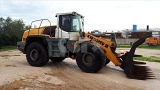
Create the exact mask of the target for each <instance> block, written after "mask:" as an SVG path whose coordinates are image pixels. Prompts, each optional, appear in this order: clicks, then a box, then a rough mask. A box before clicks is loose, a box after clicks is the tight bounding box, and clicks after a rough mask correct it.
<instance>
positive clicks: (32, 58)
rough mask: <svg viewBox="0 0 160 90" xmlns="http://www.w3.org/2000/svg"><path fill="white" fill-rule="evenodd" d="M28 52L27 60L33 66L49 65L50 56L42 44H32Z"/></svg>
mask: <svg viewBox="0 0 160 90" xmlns="http://www.w3.org/2000/svg"><path fill="white" fill-rule="evenodd" d="M26 50H27V51H26V58H27V61H28V63H29V64H30V65H31V66H35V67H41V66H44V65H46V64H47V63H48V61H49V59H48V54H47V51H46V49H45V48H44V46H42V44H40V43H38V42H34V43H31V44H30V45H29V46H28V47H27V49H26Z"/></svg>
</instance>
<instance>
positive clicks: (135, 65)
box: [120, 38, 154, 80]
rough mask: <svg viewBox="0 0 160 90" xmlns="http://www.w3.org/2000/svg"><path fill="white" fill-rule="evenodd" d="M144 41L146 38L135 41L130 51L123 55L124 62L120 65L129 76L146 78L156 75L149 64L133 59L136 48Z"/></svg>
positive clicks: (140, 78)
mask: <svg viewBox="0 0 160 90" xmlns="http://www.w3.org/2000/svg"><path fill="white" fill-rule="evenodd" d="M144 42H145V38H140V39H139V40H138V41H136V42H135V43H133V45H132V47H131V49H130V51H129V52H127V53H126V54H124V55H122V56H121V59H122V60H123V62H122V64H121V66H120V67H121V68H122V69H123V70H124V73H125V74H126V76H127V77H128V78H131V79H139V80H146V79H151V78H153V77H154V76H153V74H152V72H151V70H150V69H149V68H148V67H147V66H142V65H144V64H145V63H144V62H138V61H134V60H133V57H134V53H135V50H136V48H137V47H138V46H139V45H141V44H142V43H144Z"/></svg>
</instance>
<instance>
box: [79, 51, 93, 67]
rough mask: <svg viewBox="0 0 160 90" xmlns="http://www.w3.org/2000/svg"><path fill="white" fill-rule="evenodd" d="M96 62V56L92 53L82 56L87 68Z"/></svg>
mask: <svg viewBox="0 0 160 90" xmlns="http://www.w3.org/2000/svg"><path fill="white" fill-rule="evenodd" d="M94 61H95V56H94V55H93V54H92V53H86V54H83V56H82V62H83V63H84V64H85V65H87V66H91V65H93V64H94Z"/></svg>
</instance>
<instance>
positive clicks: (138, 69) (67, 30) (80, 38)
mask: <svg viewBox="0 0 160 90" xmlns="http://www.w3.org/2000/svg"><path fill="white" fill-rule="evenodd" d="M56 17H57V25H51V23H50V21H49V20H48V19H41V20H36V21H40V22H41V23H40V26H39V27H38V28H31V29H29V30H26V31H25V32H24V33H23V36H22V41H19V42H17V48H18V49H19V50H20V51H22V52H23V53H24V54H26V59H27V62H28V63H29V64H30V65H31V66H35V67H41V66H44V65H46V64H47V63H48V61H49V59H50V60H51V61H52V62H61V61H63V60H64V59H65V58H71V59H73V60H76V63H77V65H78V67H79V68H80V69H81V70H82V71H84V72H87V73H96V72H98V71H100V70H101V69H102V68H103V67H104V66H105V65H107V64H108V63H109V62H112V63H113V64H114V65H115V66H119V67H120V68H121V69H122V70H124V73H125V75H126V76H127V77H128V78H131V79H140V80H146V79H149V78H152V76H153V75H152V73H151V72H150V69H148V68H147V66H144V65H141V64H145V63H143V62H137V61H134V60H133V57H134V52H135V50H136V48H137V47H138V46H139V45H141V44H142V43H143V42H145V38H140V39H139V40H138V41H136V42H135V43H133V45H132V47H131V49H130V51H129V52H127V53H125V54H124V55H122V56H118V54H117V53H116V52H115V51H116V36H115V34H114V33H113V34H111V40H108V39H106V38H104V37H101V34H100V33H96V32H84V16H83V15H81V14H79V13H77V12H68V13H57V14H56ZM44 20H47V21H48V22H49V23H50V25H48V26H41V24H42V22H43V21H44ZM36 21H33V22H32V23H31V26H32V24H33V23H34V22H36Z"/></svg>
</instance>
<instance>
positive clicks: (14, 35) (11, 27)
mask: <svg viewBox="0 0 160 90" xmlns="http://www.w3.org/2000/svg"><path fill="white" fill-rule="evenodd" d="M25 28H26V26H25V24H24V22H23V20H21V19H16V20H13V19H12V18H10V17H7V18H6V19H4V18H3V17H1V18H0V47H1V46H9V45H16V43H17V41H19V40H21V37H22V34H23V32H24V30H25Z"/></svg>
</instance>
